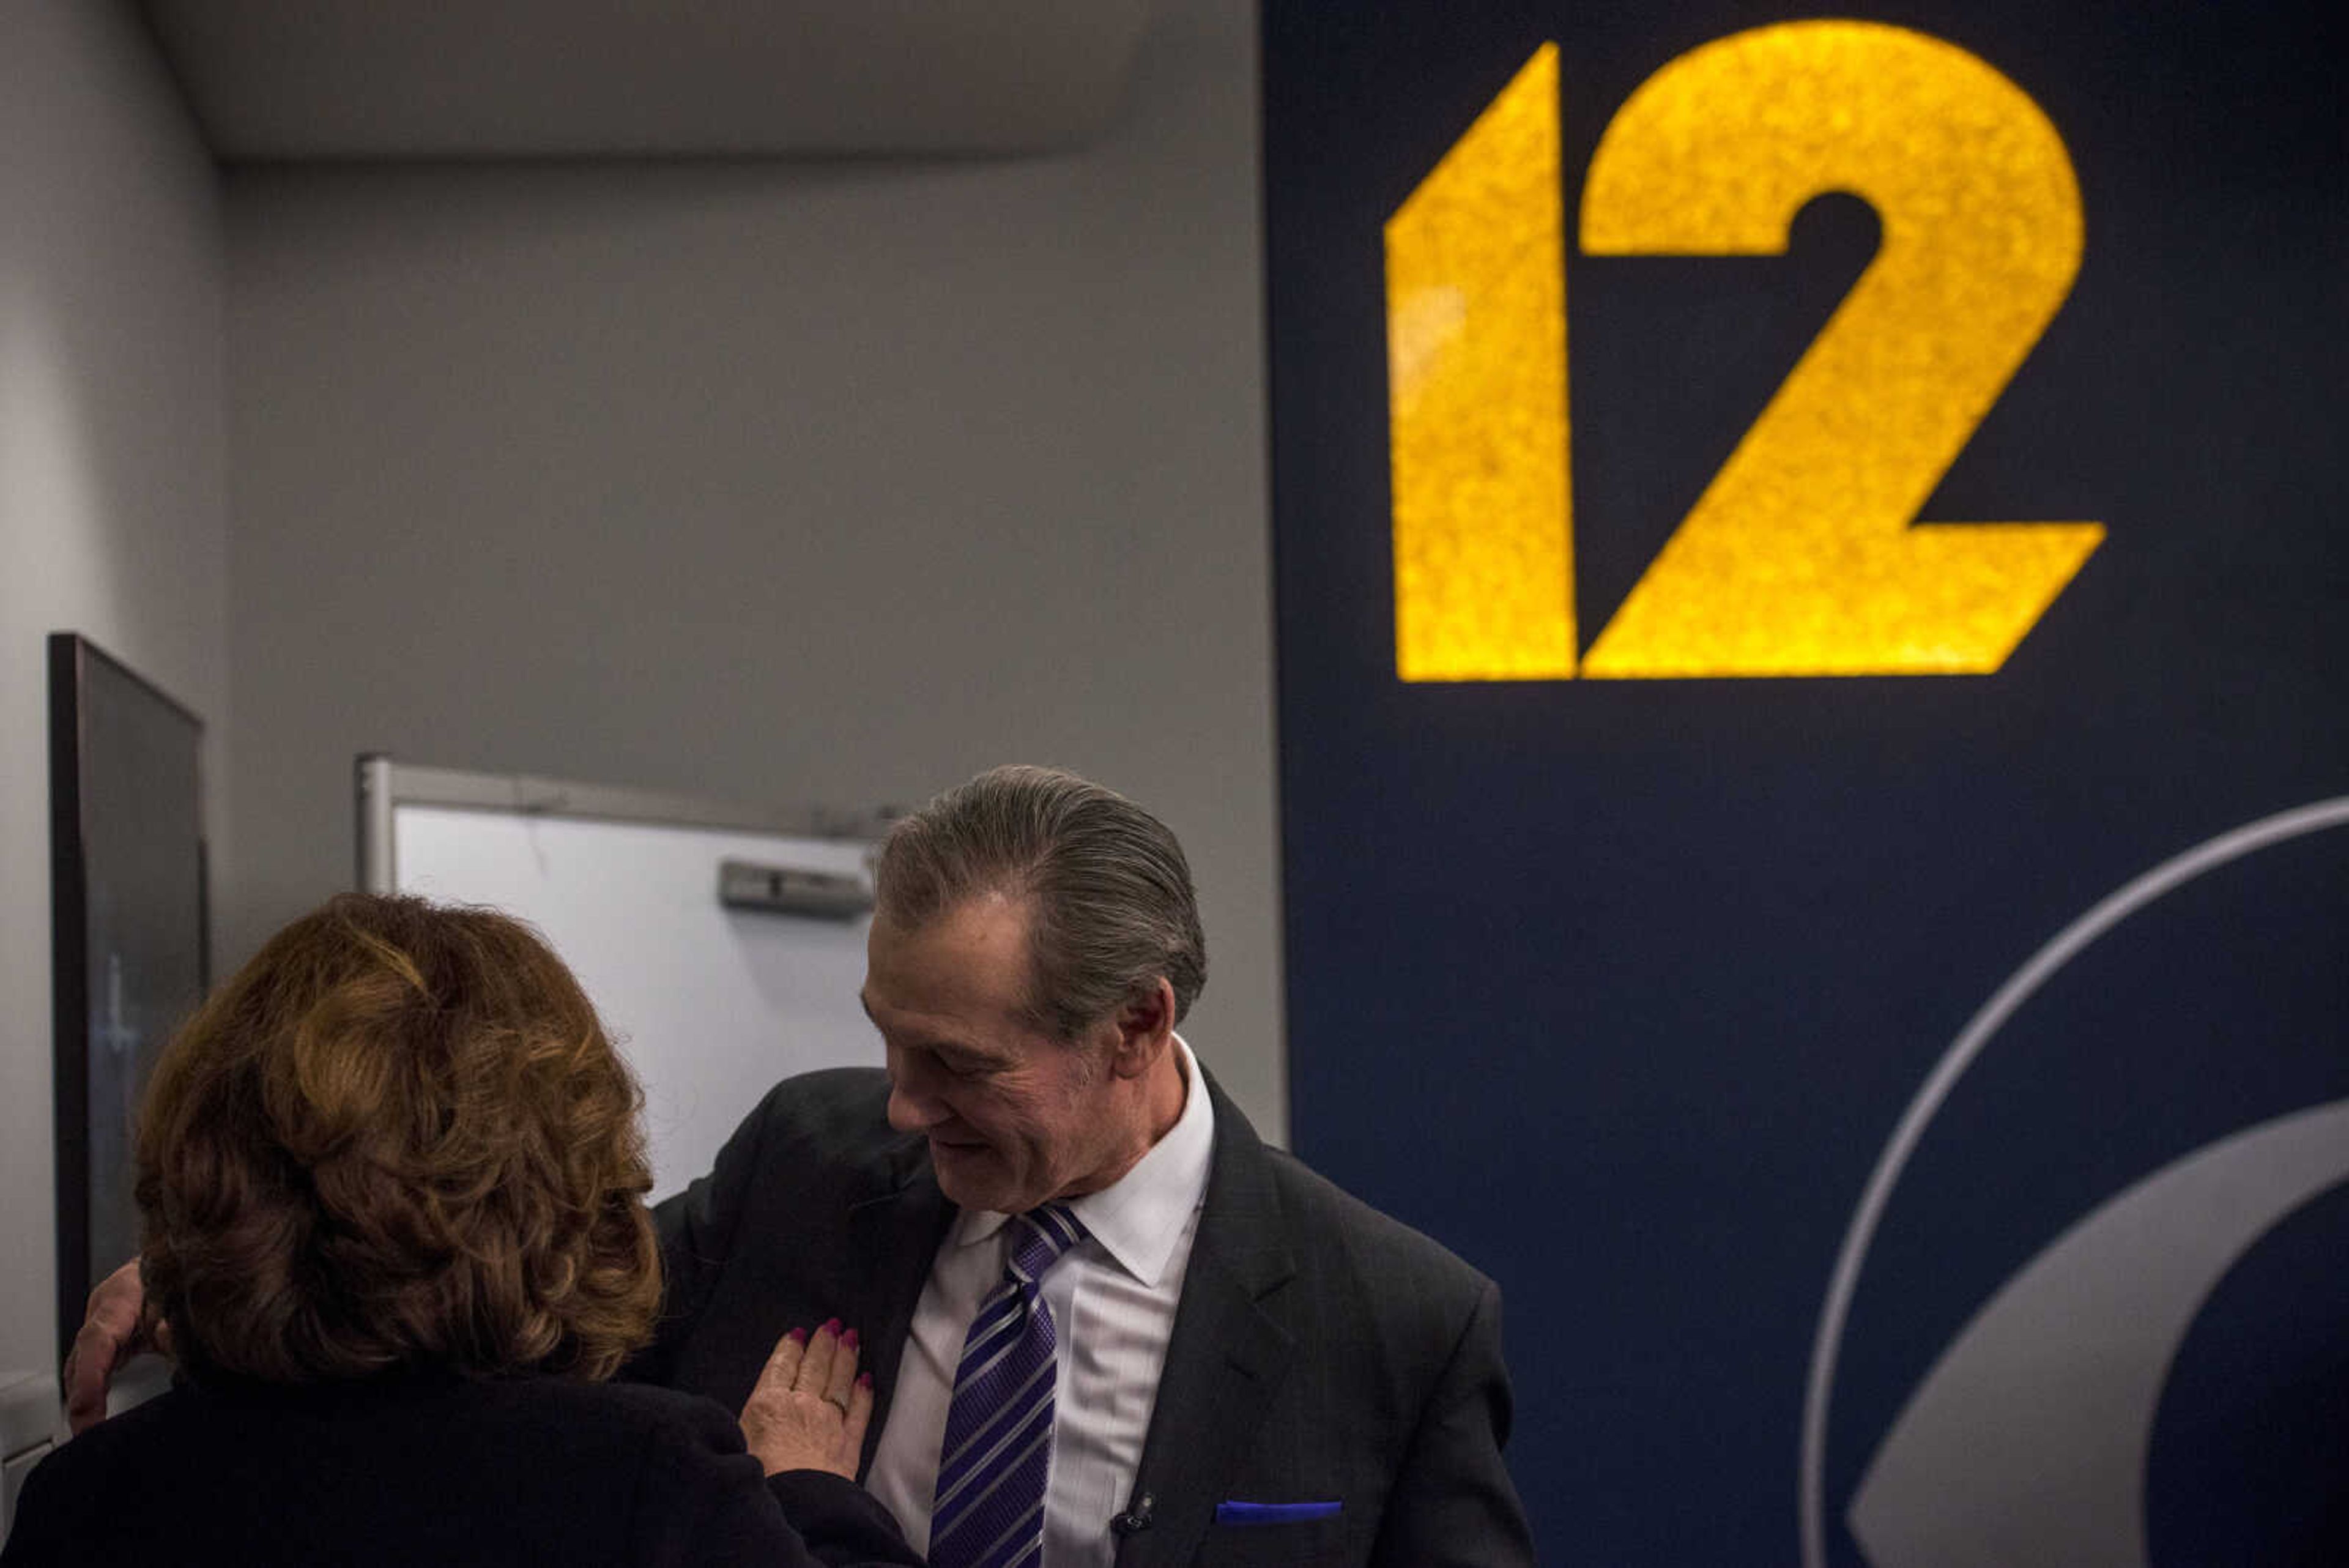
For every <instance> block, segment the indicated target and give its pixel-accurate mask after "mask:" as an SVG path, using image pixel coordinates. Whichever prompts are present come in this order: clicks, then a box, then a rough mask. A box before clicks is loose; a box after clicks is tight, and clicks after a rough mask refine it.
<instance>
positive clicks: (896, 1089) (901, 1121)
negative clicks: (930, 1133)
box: [889, 1062, 946, 1133]
mask: <svg viewBox="0 0 2349 1568" xmlns="http://www.w3.org/2000/svg"><path fill="white" fill-rule="evenodd" d="M944 1120H946V1110H945V1107H943V1106H940V1105H939V1104H938V1103H937V1101H936V1100H935V1099H932V1098H931V1097H930V1096H928V1095H926V1094H924V1093H922V1091H921V1088H920V1086H919V1085H916V1083H915V1082H914V1081H913V1077H912V1075H909V1074H908V1073H907V1072H906V1071H905V1065H904V1064H902V1063H898V1062H891V1063H890V1064H889V1125H890V1126H891V1127H894V1128H895V1129H896V1130H897V1131H899V1132H906V1133H910V1132H926V1131H927V1130H928V1129H929V1128H931V1127H936V1126H937V1125H938V1123H940V1122H942V1121H944Z"/></svg>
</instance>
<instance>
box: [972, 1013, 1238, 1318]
mask: <svg viewBox="0 0 2349 1568" xmlns="http://www.w3.org/2000/svg"><path fill="white" fill-rule="evenodd" d="M1174 1049H1175V1050H1176V1051H1177V1052H1179V1053H1180V1058H1179V1059H1180V1061H1181V1063H1182V1066H1183V1080H1184V1085H1185V1087H1184V1093H1183V1114H1182V1115H1181V1116H1178V1117H1176V1118H1175V1121H1174V1126H1173V1127H1169V1128H1168V1129H1167V1130H1166V1136H1165V1137H1162V1138H1160V1139H1159V1140H1158V1141H1157V1142H1156V1143H1154V1144H1153V1145H1151V1146H1150V1151H1149V1152H1148V1153H1147V1154H1144V1155H1143V1157H1142V1158H1140V1159H1138V1160H1136V1161H1135V1162H1134V1166H1133V1169H1132V1170H1129V1171H1127V1172H1126V1173H1125V1174H1124V1175H1123V1176H1121V1177H1119V1178H1118V1179H1116V1180H1115V1181H1112V1182H1111V1183H1110V1184H1109V1185H1108V1186H1107V1187H1104V1188H1102V1189H1101V1190H1100V1191H1099V1192H1088V1193H1086V1194H1085V1195H1084V1196H1083V1197H1081V1198H1072V1199H1069V1208H1070V1210H1071V1211H1072V1212H1074V1213H1075V1215H1076V1217H1077V1218H1078V1219H1079V1220H1082V1221H1083V1222H1084V1227H1085V1229H1086V1231H1089V1232H1091V1233H1092V1239H1093V1240H1094V1241H1098V1242H1100V1243H1101V1245H1102V1251H1105V1252H1107V1253H1108V1254H1109V1255H1110V1257H1111V1259H1112V1261H1113V1262H1116V1264H1117V1265H1118V1267H1120V1268H1122V1269H1123V1270H1124V1271H1125V1272H1127V1273H1129V1274H1132V1275H1133V1277H1134V1278H1135V1279H1136V1280H1137V1281H1139V1282H1142V1283H1143V1285H1145V1286H1154V1285H1156V1284H1157V1283H1158V1279H1159V1276H1160V1275H1161V1274H1164V1272H1166V1264H1167V1262H1168V1260H1169V1259H1170V1258H1171V1257H1172V1256H1173V1255H1174V1244H1175V1243H1176V1242H1177V1241H1181V1240H1182V1239H1183V1228H1184V1226H1185V1225H1186V1224H1187V1223H1189V1221H1190V1219H1191V1211H1192V1210H1195V1209H1196V1208H1198V1207H1199V1205H1200V1204H1201V1203H1203V1202H1205V1201H1206V1196H1207V1166H1208V1163H1209V1160H1210V1159H1211V1158H1212V1157H1213V1155H1214V1153H1215V1147H1216V1113H1215V1108H1214V1106H1211V1105H1210V1104H1209V1103H1208V1100H1207V1085H1206V1078H1205V1077H1204V1075H1202V1074H1201V1073H1200V1071H1199V1059H1198V1058H1197V1057H1195V1056H1194V1055H1192V1054H1191V1047H1190V1046H1189V1045H1188V1044H1185V1042H1184V1039H1183V1037H1182V1036H1181V1035H1179V1034H1177V1035H1176V1036H1174ZM1008 1218H1009V1216H1007V1215H1002V1214H998V1213H996V1212H994V1211H993V1210H985V1209H971V1210H964V1211H963V1215H962V1218H961V1219H960V1220H957V1222H956V1225H955V1244H956V1245H957V1246H958V1247H968V1246H972V1245H975V1244H977V1243H978V1242H980V1241H986V1240H987V1239H988V1237H989V1236H992V1235H994V1234H995V1233H996V1232H997V1231H999V1230H1001V1229H1002V1228H1003V1223H1004V1221H1005V1220H1006V1219H1008Z"/></svg>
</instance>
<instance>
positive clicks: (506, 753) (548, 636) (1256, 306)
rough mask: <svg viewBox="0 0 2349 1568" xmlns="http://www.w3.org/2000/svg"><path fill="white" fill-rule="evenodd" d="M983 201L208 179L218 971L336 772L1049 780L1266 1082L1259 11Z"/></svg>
mask: <svg viewBox="0 0 2349 1568" xmlns="http://www.w3.org/2000/svg"><path fill="white" fill-rule="evenodd" d="M1164 10H1165V11H1166V12H1167V13H1168V15H1167V16H1166V17H1165V18H1164V20H1163V21H1162V22H1161V23H1160V24H1159V25H1158V26H1156V28H1155V29H1154V32H1153V34H1152V36H1151V37H1150V38H1149V40H1148V41H1147V43H1146V44H1145V46H1144V47H1143V53H1142V57H1141V60H1140V64H1139V67H1138V74H1137V77H1136V79H1135V81H1134V82H1133V88H1132V91H1131V96H1130V99H1129V102H1128V104H1127V107H1126V111H1125V113H1124V114H1123V117H1122V118H1121V119H1120V121H1119V123H1118V126H1117V128H1116V129H1115V130H1112V133H1111V134H1110V136H1109V137H1108V139H1107V140H1104V141H1103V142H1102V143H1101V144H1100V145H1098V146H1096V147H1094V148H1092V149H1091V150H1089V151H1085V152H1082V153H1080V154H1074V155H1068V156H1060V157H1052V158H1046V159H1038V160H1030V161H1012V162H978V161H972V162H940V163H932V164H905V163H883V162H841V163H831V164H812V165H800V166H784V165H765V166H761V165H750V164H744V165H735V166H726V167H700V168H688V167H676V166H660V165H653V164H635V165H605V166H601V167H588V166H580V167H573V168H561V169H556V168H548V167H544V166H538V167H524V166H513V167H506V168H491V169H475V170H448V169H442V170H428V169H421V168H418V169H409V170H404V171H384V170H377V171H364V170H339V171H337V170H319V171H290V170H288V171H248V172H238V173H235V174H233V176H232V178H231V179H230V181H229V183H228V232H229V256H230V298H231V305H230V323H231V325H230V340H231V343H232V345H233V367H232V375H231V399H230V440H229V450H230V460H231V461H230V467H231V472H232V473H233V482H234V492H235V496H234V503H235V504H234V510H235V523H234V529H233V541H232V559H231V571H230V581H231V595H232V605H233V613H232V615H231V618H230V620H231V625H232V628H233V631H232V669H233V677H234V684H235V689H236V694H237V712H238V720H237V725H236V728H235V731H234V733H233V744H232V747H231V754H230V759H229V766H230V777H231V782H232V785H233V788H232V790H231V792H230V793H231V798H232V800H233V808H234V812H235V818H234V821H235V827H236V840H237V846H238V861H237V867H236V871H237V878H238V879H237V892H236V896H235V897H234V898H233V899H231V900H230V901H229V903H228V906H227V908H226V909H225V915H226V921H225V926H224V930H223V937H224V940H223V942H222V952H223V956H224V957H225V958H227V959H228V960H230V961H234V960H235V959H236V958H238V957H241V956H242V955H243V953H244V952H245V951H248V950H250V948H251V947H252V946H253V945H254V943H255V942H257V941H258V940H259V939H260V938H261V937H262V936H263V935H264V934H265V933H266V931H267V930H268V929H270V928H272V927H273V926H274V925H275V924H277V923H278V922H280V921H282V920H284V919H286V918H288V917H290V916H291V915H293V914H295V913H296V912H298V911H299V910H300V909H303V908H305V907H306V906H307V905H309V904H311V903H313V902H314V901H316V899H318V898H321V897H323V896H324V895H326V894H327V893H329V892H332V891H334V890H335V889H336V888H341V887H344V886H347V884H348V881H349V878H350V876H351V866H350V862H351V851H350V836H351V826H350V805H349V800H350V785H349V768H350V760H351V757H352V754H353V753H355V752H357V751H360V750H370V749H377V750H385V751H388V752H390V753H393V754H395V755H397V756H400V757H403V758H406V759H408V760H410V761H416V762H428V763H441V764H446V765H450V766H458V767H469V768H491V769H500V770H517V771H526V772H534V773H544V774H557V775H564V776H572V777H578V778H584V779H588V780H595V781H600V782H608V783H615V784H640V785H648V786H658V787H665V788H675V789H684V790H690V791H695V792H698V793H701V794H710V795H716V796H720V797H729V798H739V799H745V800H750V801H772V802H777V803H793V802H811V801H812V802H828V803H840V804H862V803H875V802H909V801H917V800H919V799H921V798H923V797H924V796H926V794H929V793H930V792H932V791H934V790H936V789H937V788H939V787H942V786H943V785H945V784H950V783H953V782H956V781H957V780H959V779H961V778H962V777H964V776H966V775H968V774H970V773H972V772H974V771H976V770H978V768H980V767H983V766H986V765H988V764H990V763H997V762H1002V761H1009V760H1026V761H1043V762H1053V763H1062V764H1065V765H1068V766H1071V767H1073V768H1076V769H1078V770H1080V771H1081V772H1084V773H1087V774H1092V776H1095V777H1097V778H1100V779H1102V780H1103V781H1104V782H1107V783H1109V784H1113V785H1115V786H1117V787H1119V788H1121V789H1123V790H1125V791H1127V792H1128V793H1130V794H1133V795H1135V796H1136V797H1137V798H1139V799H1141V800H1142V801H1143V802H1144V803H1146V804H1148V805H1151V806H1153V807H1154V809H1156V810H1157V811H1159V812H1160V813H1161V814H1162V815H1164V817H1165V818H1166V819H1167V820H1168V821H1169V822H1170V823H1171V824H1172V825H1173V826H1174V829H1175V831H1176V832H1177V833H1178V834H1180V835H1181V836H1182V838H1183V840H1184V842H1185V845H1186V846H1188V847H1189V848H1190V850H1191V852H1192V855H1193V857H1194V859H1195V869H1196V871H1197V873H1198V876H1199V879H1200V883H1201V886H1202V889H1203V893H1204V897H1205V900H1206V920H1207V931H1208V940H1209V944H1210V949H1211V952H1212V970H1211V979H1210V981H1209V984H1208V988H1207V993H1206V999H1205V1000H1204V1001H1203V1002H1202V1003H1201V1005H1200V1007H1199V1010H1198V1012H1197V1014H1196V1015H1195V1018H1194V1020H1193V1022H1192V1024H1191V1025H1190V1027H1188V1028H1187V1029H1186V1031H1185V1033H1186V1034H1187V1035H1188V1036H1189V1037H1190V1038H1191V1039H1192V1040H1193V1041H1194V1043H1195V1044H1196V1045H1197V1047H1198V1048H1199V1050H1200V1052H1201V1054H1202V1056H1203V1057H1204V1058H1205V1059H1206V1061H1207V1063H1208V1064H1210V1066H1211V1067H1212V1068H1213V1069H1214V1070H1215V1071H1216V1072H1217V1074H1218V1075H1220V1076H1221V1077H1222V1079H1223V1080H1224V1082H1225V1083H1226V1085H1227V1086H1229V1087H1230V1088H1231V1089H1232V1091H1233V1092H1234V1093H1235V1094H1236V1096H1237V1097H1238V1098H1239V1100H1240V1101H1241V1103H1242V1104H1243V1106H1246V1107H1247V1109H1248V1110H1249V1111H1250V1112H1251V1113H1252V1114H1253V1115H1254V1116H1257V1119H1258V1120H1259V1122H1260V1123H1261V1124H1262V1125H1263V1126H1264V1127H1265V1128H1266V1130H1267V1131H1268V1132H1270V1133H1273V1134H1275V1135H1276V1136H1277V1135H1278V1133H1279V1132H1280V1130H1281V1128H1282V1127H1284V1125H1285V1115H1284V1113H1285V1094H1284V1074H1283V1068H1282V1062H1281V1054H1280V1045H1279V1017H1278V973H1279V967H1278V898H1277V876H1278V867H1277V863H1276V845H1275V836H1274V798H1273V778H1274V774H1273V754H1272V691H1271V656H1270V609H1269V602H1268V565H1269V564H1268V497H1267V484H1266V477H1265V460H1264V437H1263V421H1264V391H1263V371H1262V362H1261V355H1262V348H1261V341H1262V339H1261V331H1260V312H1261V305H1260V282H1259V271H1258V260H1257V256H1258V238H1257V234H1258V228H1257V178H1256V158H1257V130H1256V98H1255V59H1254V49H1255V43H1254V36H1253V14H1252V9H1251V7H1250V6H1249V5H1247V4H1246V3H1245V0H1183V3H1179V4H1177V3H1170V4H1168V5H1166V6H1165V7H1164Z"/></svg>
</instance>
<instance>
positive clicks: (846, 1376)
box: [742, 1318, 873, 1480]
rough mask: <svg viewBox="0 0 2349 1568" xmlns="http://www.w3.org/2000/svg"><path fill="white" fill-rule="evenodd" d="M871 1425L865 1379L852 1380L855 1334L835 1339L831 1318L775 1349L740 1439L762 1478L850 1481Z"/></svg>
mask: <svg viewBox="0 0 2349 1568" xmlns="http://www.w3.org/2000/svg"><path fill="white" fill-rule="evenodd" d="M872 1419H873V1378H872V1376H871V1375H870V1374H866V1375H865V1376H858V1375H857V1371H856V1331H855V1330H854V1329H853V1328H852V1329H849V1330H847V1331H846V1332H845V1333H843V1332H842V1330H841V1326H840V1320H839V1319H838V1318H834V1319H833V1320H832V1321H831V1322H830V1323H828V1324H824V1325H823V1327H822V1328H819V1329H817V1330H816V1331H815V1333H813V1334H810V1333H808V1331H807V1330H805V1329H803V1328H795V1329H793V1330H792V1331H791V1333H789V1334H785V1335H783V1337H782V1338H781V1339H779V1340H777V1341H776V1342H775V1350H774V1354H773V1355H770V1356H768V1357H767V1365H766V1367H765V1369H764V1370H762V1371H761V1373H760V1374H759V1386H757V1387H755V1388H753V1389H751V1390H750V1399H749V1401H748V1402H747V1403H745V1404H744V1405H743V1407H742V1437H743V1438H744V1440H745V1441H747V1442H748V1443H749V1444H750V1451H751V1452H752V1453H754V1454H756V1455H758V1456H759V1462H760V1463H761V1464H762V1465H764V1466H766V1468H767V1473H768V1474H769V1475H774V1474H776V1473H777V1472H778V1471H781V1470H830V1471H831V1472H832V1473H833V1475H836V1476H845V1477H847V1478H848V1479H849V1480H855V1479H856V1464H857V1460H858V1459H860V1458H862V1457H863V1455H864V1428H865V1426H866V1425H867V1424H868V1423H869V1422H870V1421H871V1420H872Z"/></svg>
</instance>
